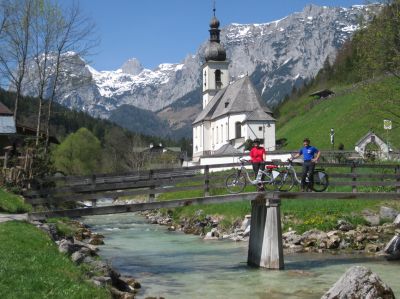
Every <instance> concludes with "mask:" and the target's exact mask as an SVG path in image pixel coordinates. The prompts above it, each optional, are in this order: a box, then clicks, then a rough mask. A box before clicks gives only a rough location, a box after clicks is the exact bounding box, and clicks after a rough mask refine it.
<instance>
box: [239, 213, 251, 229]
mask: <svg viewBox="0 0 400 299" xmlns="http://www.w3.org/2000/svg"><path fill="white" fill-rule="evenodd" d="M250 222H251V215H246V216H245V217H244V220H243V222H242V225H241V226H240V229H241V230H242V231H246V229H247V228H248V227H249V226H250Z"/></svg>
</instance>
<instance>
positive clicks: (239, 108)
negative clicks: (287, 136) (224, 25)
mask: <svg viewBox="0 0 400 299" xmlns="http://www.w3.org/2000/svg"><path fill="white" fill-rule="evenodd" d="M219 26H220V23H219V20H218V19H217V18H216V17H215V9H214V15H213V17H212V19H211V21H210V29H209V32H210V40H209V42H208V45H207V48H206V50H205V63H204V64H203V66H202V76H203V84H202V85H203V110H202V111H201V112H200V114H199V115H198V116H197V118H196V119H195V120H194V122H193V124H192V125H193V162H194V163H196V162H197V163H199V161H200V160H201V159H202V158H205V157H213V156H215V157H217V156H224V155H225V156H227V155H230V154H231V155H235V154H236V155H237V154H240V153H243V152H244V144H245V141H246V140H248V139H251V140H254V139H260V141H261V144H263V145H264V147H265V149H266V150H267V151H273V150H275V119H274V118H273V116H272V111H271V110H270V109H269V108H268V107H267V106H266V104H265V103H264V101H263V99H262V98H261V95H260V93H259V92H258V91H257V89H256V88H255V86H254V85H253V83H252V82H251V81H250V79H249V77H248V76H244V77H242V78H240V79H238V80H236V81H234V82H230V76H229V61H228V60H227V57H226V51H225V49H224V47H223V45H222V44H221V43H220V29H219ZM243 55H245V54H243ZM231 63H234V61H233V62H231Z"/></svg>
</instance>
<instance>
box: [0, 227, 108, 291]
mask: <svg viewBox="0 0 400 299" xmlns="http://www.w3.org/2000/svg"><path fill="white" fill-rule="evenodd" d="M0 265H1V267H0V269H1V270H0V298H110V295H109V292H108V291H107V290H106V289H105V288H99V287H96V286H95V285H93V284H91V283H89V282H88V281H87V277H86V274H85V271H86V269H85V268H84V267H77V266H76V265H75V264H74V263H73V262H72V261H71V260H70V259H69V258H68V257H67V256H66V255H62V254H60V253H59V252H58V249H57V246H56V244H55V243H54V242H53V241H52V240H51V239H50V238H49V237H48V236H47V234H45V233H44V232H43V231H41V230H38V229H37V228H36V227H35V226H34V225H31V224H29V223H26V222H21V221H9V222H5V223H0Z"/></svg>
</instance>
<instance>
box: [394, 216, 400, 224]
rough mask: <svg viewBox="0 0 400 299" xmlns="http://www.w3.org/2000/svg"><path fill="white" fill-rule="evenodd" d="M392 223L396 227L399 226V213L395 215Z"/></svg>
mask: <svg viewBox="0 0 400 299" xmlns="http://www.w3.org/2000/svg"><path fill="white" fill-rule="evenodd" d="M393 224H394V225H395V226H396V227H400V214H399V215H397V217H396V219H394V221H393Z"/></svg>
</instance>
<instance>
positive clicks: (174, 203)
mask: <svg viewBox="0 0 400 299" xmlns="http://www.w3.org/2000/svg"><path fill="white" fill-rule="evenodd" d="M257 196H265V194H257V193H241V194H229V195H219V196H210V197H197V198H188V199H185V200H171V201H162V202H146V203H136V204H128V205H114V206H104V207H96V208H84V209H73V210H57V211H48V212H35V213H29V215H28V217H29V219H31V220H43V219H46V218H49V217H81V216H88V215H106V214H117V213H129V212H138V211H146V210H153V209H161V208H177V207H184V206H190V205H200V204H212V203H226V202H234V201H246V200H252V199H255V198H256V197H257Z"/></svg>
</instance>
